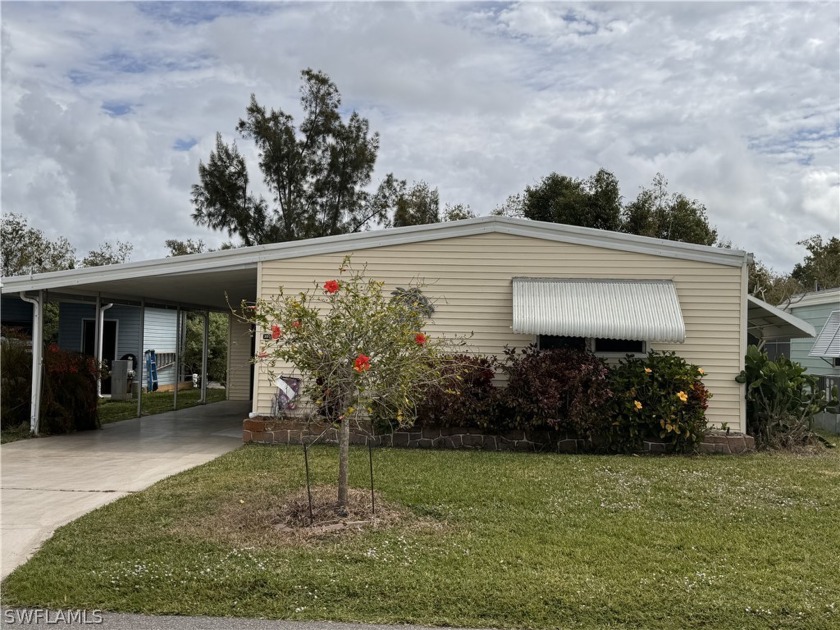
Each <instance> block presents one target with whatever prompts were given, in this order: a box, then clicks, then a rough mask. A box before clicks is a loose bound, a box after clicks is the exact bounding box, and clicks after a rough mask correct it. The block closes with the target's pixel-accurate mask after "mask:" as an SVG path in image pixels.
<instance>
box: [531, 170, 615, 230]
mask: <svg viewBox="0 0 840 630" xmlns="http://www.w3.org/2000/svg"><path fill="white" fill-rule="evenodd" d="M522 212H523V215H524V216H525V217H526V218H528V219H534V220H536V221H551V222H553V223H565V224H567V225H580V226H583V227H591V228H597V229H599V230H614V231H615V230H618V229H619V228H620V227H621V193H620V192H619V187H618V180H617V179H616V178H615V176H614V175H613V174H612V173H610V172H608V171H606V170H604V169H600V170H599V171H598V172H597V173H595V175H593V176H592V177H590V178H588V179H585V180H583V179H574V178H571V177H567V176H566V175H558V174H557V173H552V174H551V175H548V176H547V177H545V178H543V180H542V181H541V182H540V183H539V184H538V185H536V186H528V187H527V188H526V189H525V194H524V196H523V199H522Z"/></svg>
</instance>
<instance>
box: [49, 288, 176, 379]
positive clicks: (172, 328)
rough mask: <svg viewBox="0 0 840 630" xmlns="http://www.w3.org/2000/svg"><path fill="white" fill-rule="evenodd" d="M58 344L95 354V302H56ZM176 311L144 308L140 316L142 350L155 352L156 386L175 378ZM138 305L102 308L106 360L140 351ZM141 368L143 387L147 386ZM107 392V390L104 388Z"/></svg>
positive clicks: (69, 348)
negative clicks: (141, 320) (141, 319)
mask: <svg viewBox="0 0 840 630" xmlns="http://www.w3.org/2000/svg"><path fill="white" fill-rule="evenodd" d="M58 312H59V320H58V321H59V324H58V345H59V346H60V347H61V348H62V349H63V350H70V351H73V352H83V353H85V354H89V355H90V356H94V348H95V341H94V331H95V328H96V326H95V324H96V306H94V305H93V304H83V303H78V302H61V303H60V304H59V310H58ZM177 317H178V314H177V312H176V311H175V310H169V309H160V308H147V309H146V312H145V316H144V318H143V329H144V334H143V350H144V352H145V351H146V350H154V351H155V353H156V355H157V368H158V369H157V372H158V386H163V385H172V384H173V383H174V382H175V348H176V347H177V345H178V328H177V321H178V320H177ZM139 332H140V309H139V308H137V307H134V306H121V305H114V306H113V307H111V308H109V309H108V310H105V311H104V326H103V331H102V333H103V334H102V359H103V360H104V361H106V362H109V363H110V361H113V360H114V359H123V358H126V357H127V356H128V355H131V356H133V357H135V358H137V359H142V358H143V356H142V355H141V356H139V357H138V354H139V353H140V339H139ZM146 376H147V374H146V372H145V370H144V371H143V387H147V379H146ZM106 393H107V391H106Z"/></svg>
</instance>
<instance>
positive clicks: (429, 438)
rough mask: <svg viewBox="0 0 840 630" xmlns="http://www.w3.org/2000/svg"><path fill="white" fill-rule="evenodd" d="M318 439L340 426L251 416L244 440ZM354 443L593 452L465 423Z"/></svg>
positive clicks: (726, 439) (355, 436) (751, 444)
mask: <svg viewBox="0 0 840 630" xmlns="http://www.w3.org/2000/svg"><path fill="white" fill-rule="evenodd" d="M316 439H317V442H318V443H320V444H337V443H338V429H336V428H334V427H325V426H324V425H318V424H312V423H306V422H300V421H295V420H277V419H274V418H250V419H248V420H245V421H244V422H243V424H242V441H243V442H245V443H246V444H247V443H256V444H303V443H304V442H307V443H312V442H314V441H316ZM350 443H351V444H360V445H367V444H371V445H373V446H392V447H397V448H434V449H450V450H451V449H473V450H485V451H522V452H554V453H582V452H586V451H588V450H590V449H589V448H587V443H586V441H585V440H581V439H579V438H575V437H574V436H571V435H563V434H559V433H556V432H551V431H533V432H525V431H510V432H508V433H504V434H485V433H482V432H481V431H479V430H478V429H468V428H463V427H448V428H435V427H420V428H412V429H407V430H404V431H394V432H393V433H386V434H383V435H371V434H370V433H368V432H365V431H362V430H360V429H351V432H350ZM644 446H645V448H644V450H645V451H647V452H650V453H666V452H668V451H669V445H668V444H664V443H662V442H645V443H644ZM698 450H699V451H700V452H701V453H729V454H738V453H747V452H750V451H754V450H755V441H754V440H753V438H752V437H751V436H749V435H741V434H725V433H722V432H717V431H713V432H710V433H709V434H708V435H706V438H705V439H704V441H703V442H701V443H700V445H699V448H698Z"/></svg>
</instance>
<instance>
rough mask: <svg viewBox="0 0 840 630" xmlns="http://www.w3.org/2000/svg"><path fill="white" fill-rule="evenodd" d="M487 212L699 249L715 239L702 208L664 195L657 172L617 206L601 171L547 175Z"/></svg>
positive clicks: (613, 183) (608, 176) (614, 189)
mask: <svg viewBox="0 0 840 630" xmlns="http://www.w3.org/2000/svg"><path fill="white" fill-rule="evenodd" d="M492 214H494V215H497V216H506V217H525V218H527V219H534V220H536V221H550V222H553V223H565V224H566V225H579V226H582V227H590V228H596V229H600V230H612V231H618V232H626V233H628V234H638V235H640V236H651V237H654V238H662V239H667V240H671V241H683V242H686V243H697V244H700V245H713V244H714V243H715V241H716V240H717V231H716V230H715V229H714V228H712V227H711V226H710V225H709V221H708V217H707V216H706V208H705V207H704V206H703V204H701V203H699V202H698V201H694V200H692V199H689V198H688V197H686V196H685V195H682V194H673V193H669V192H668V182H667V181H666V180H665V178H664V177H663V176H662V175H661V174H657V175H656V177H654V179H653V183H652V185H651V186H650V188H643V189H642V190H641V192H640V193H639V195H638V196H637V197H636V199H634V200H633V201H631V202H629V203H627V204H623V203H622V198H621V190H620V188H619V184H618V180H617V179H616V177H615V175H613V174H612V173H610V172H609V171H607V170H605V169H600V170H599V171H598V172H597V173H595V174H594V175H592V176H591V177H589V178H587V179H576V178H573V177H568V176H566V175H560V174H558V173H551V174H550V175H548V176H547V177H544V178H543V179H542V181H540V183H539V184H537V185H535V186H528V187H526V188H525V192H524V193H523V194H521V195H511V196H510V197H508V198H507V200H506V201H505V203H504V204H502V205H501V206H499V207H497V208H496V209H495V210H493V212H492Z"/></svg>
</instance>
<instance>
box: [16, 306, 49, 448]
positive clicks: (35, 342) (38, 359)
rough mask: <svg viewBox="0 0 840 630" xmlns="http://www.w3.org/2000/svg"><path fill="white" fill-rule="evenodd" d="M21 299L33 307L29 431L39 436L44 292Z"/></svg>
mask: <svg viewBox="0 0 840 630" xmlns="http://www.w3.org/2000/svg"><path fill="white" fill-rule="evenodd" d="M20 299H21V300H23V301H24V302H29V303H30V304H31V305H32V393H31V397H30V402H29V431H30V433H32V435H38V429H39V425H40V420H41V376H42V374H43V366H44V308H43V299H44V292H43V291H38V297H37V298H29V297H26V295H24V293H22V292H21V293H20Z"/></svg>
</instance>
